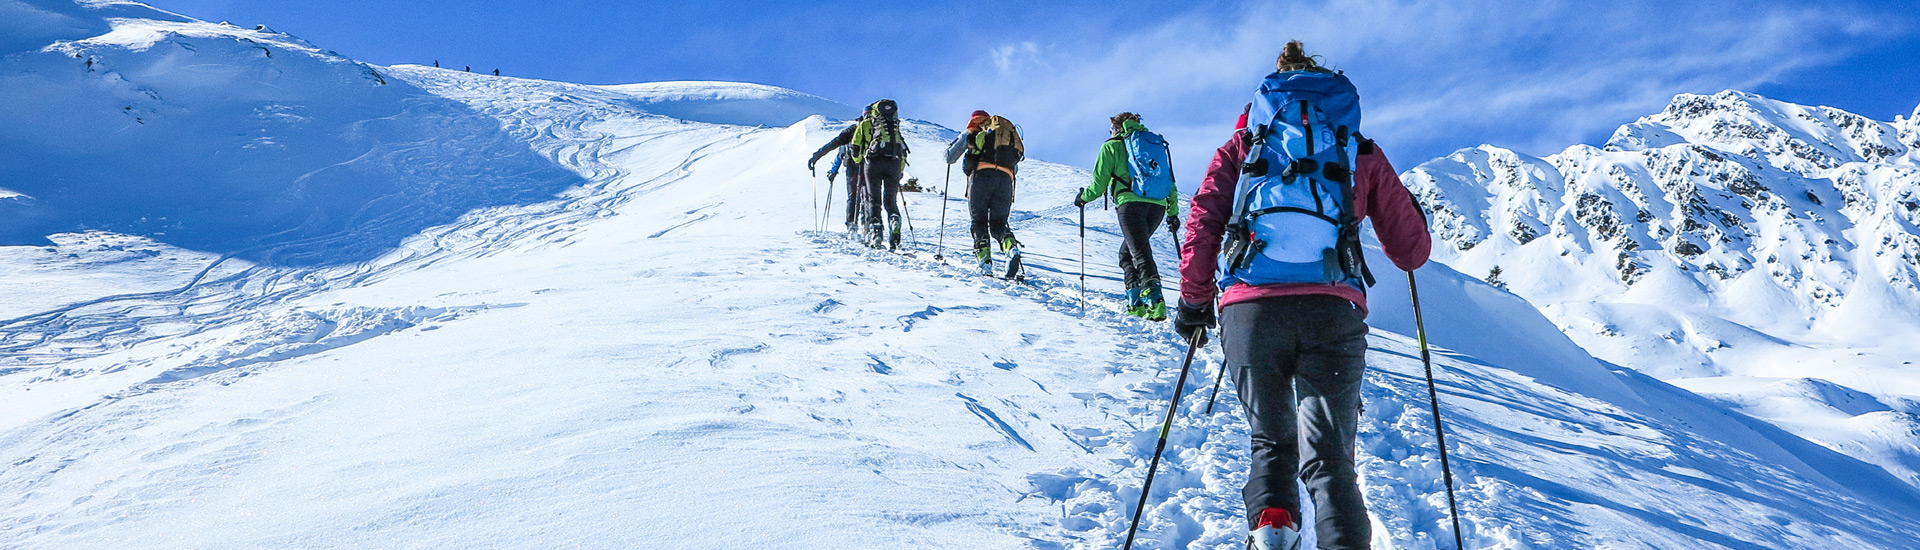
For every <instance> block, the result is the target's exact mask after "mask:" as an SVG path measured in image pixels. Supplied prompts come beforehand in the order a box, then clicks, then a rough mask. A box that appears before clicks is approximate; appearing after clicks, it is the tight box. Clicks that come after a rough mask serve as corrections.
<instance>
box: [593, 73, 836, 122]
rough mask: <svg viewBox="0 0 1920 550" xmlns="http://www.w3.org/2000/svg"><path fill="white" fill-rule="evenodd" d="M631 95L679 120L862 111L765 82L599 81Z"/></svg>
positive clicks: (777, 118)
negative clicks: (606, 82)
mask: <svg viewBox="0 0 1920 550" xmlns="http://www.w3.org/2000/svg"><path fill="white" fill-rule="evenodd" d="M601 88H605V89H608V90H613V91H616V92H620V93H622V94H626V95H629V96H633V97H634V98H635V99H636V102H637V105H638V106H639V107H640V108H641V109H643V110H646V111H648V112H651V113H655V114H659V115H665V116H670V117H673V118H678V119H682V120H694V121H700V122H711V123H714V124H735V125H741V126H769V127H778V126H787V125H790V124H793V123H795V122H799V121H800V120H802V119H805V118H807V117H808V116H812V115H826V116H829V117H832V118H837V119H842V120H846V119H852V118H854V117H857V116H860V109H859V108H857V107H849V106H847V105H844V104H841V103H839V102H836V101H833V100H830V99H827V98H823V97H820V96H815V95H811V94H804V93H800V92H796V91H793V90H789V89H786V88H779V87H775V86H767V85H764V84H749V83H744V82H647V83H640V84H619V85H612V86H601Z"/></svg>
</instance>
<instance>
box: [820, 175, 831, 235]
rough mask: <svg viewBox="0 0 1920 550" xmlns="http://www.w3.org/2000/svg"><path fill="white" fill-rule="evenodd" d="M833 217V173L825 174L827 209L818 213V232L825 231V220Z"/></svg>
mask: <svg viewBox="0 0 1920 550" xmlns="http://www.w3.org/2000/svg"><path fill="white" fill-rule="evenodd" d="M830 217H833V173H832V172H828V173H827V207H826V208H824V209H821V211H820V230H821V231H826V230H827V218H830Z"/></svg>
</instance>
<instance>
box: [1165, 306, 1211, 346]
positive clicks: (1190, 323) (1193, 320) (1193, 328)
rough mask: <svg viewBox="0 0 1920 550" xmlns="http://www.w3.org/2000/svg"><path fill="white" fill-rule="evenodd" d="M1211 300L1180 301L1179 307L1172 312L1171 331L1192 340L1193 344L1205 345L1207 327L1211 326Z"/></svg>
mask: <svg viewBox="0 0 1920 550" xmlns="http://www.w3.org/2000/svg"><path fill="white" fill-rule="evenodd" d="M1214 324H1215V321H1214V317H1213V302H1207V303H1204V304H1192V303H1187V301H1186V300H1181V301H1180V308H1179V309H1177V310H1175V311H1174V313H1173V331H1174V332H1176V333H1179V334H1180V335H1181V336H1184V337H1187V338H1190V339H1192V340H1194V345H1196V346H1201V347H1206V345H1207V329H1210V328H1213V326H1214Z"/></svg>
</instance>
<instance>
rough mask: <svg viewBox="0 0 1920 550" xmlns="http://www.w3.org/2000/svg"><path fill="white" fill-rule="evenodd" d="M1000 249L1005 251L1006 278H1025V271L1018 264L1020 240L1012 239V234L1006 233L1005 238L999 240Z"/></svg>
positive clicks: (1023, 279)
mask: <svg viewBox="0 0 1920 550" xmlns="http://www.w3.org/2000/svg"><path fill="white" fill-rule="evenodd" d="M1000 251H1002V252H1006V253H1007V278H1008V279H1013V280H1015V281H1025V280H1027V273H1026V271H1024V270H1022V269H1021V266H1020V241H1017V240H1014V238H1013V235H1007V238H1005V239H1001V240H1000Z"/></svg>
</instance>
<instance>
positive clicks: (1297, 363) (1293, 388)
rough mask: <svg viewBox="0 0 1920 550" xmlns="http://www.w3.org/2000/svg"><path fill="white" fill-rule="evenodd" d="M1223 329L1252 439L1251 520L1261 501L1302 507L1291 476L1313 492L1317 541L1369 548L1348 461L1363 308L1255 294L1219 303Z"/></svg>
mask: <svg viewBox="0 0 1920 550" xmlns="http://www.w3.org/2000/svg"><path fill="white" fill-rule="evenodd" d="M1220 335H1221V336H1220V342H1221V346H1222V347H1223V348H1224V349H1225V350H1226V355H1227V366H1228V368H1230V369H1232V370H1233V380H1234V386H1235V387H1236V388H1238V389H1239V392H1240V402H1241V404H1242V405H1244V406H1245V407H1246V412H1247V424H1248V433H1249V435H1250V436H1251V439H1252V441H1251V443H1252V445H1251V447H1252V450H1253V461H1252V462H1253V463H1252V467H1251V471H1249V472H1248V474H1247V487H1246V490H1245V491H1243V493H1242V496H1244V497H1245V498H1246V502H1247V517H1248V520H1249V522H1251V521H1252V519H1253V518H1255V517H1258V516H1259V514H1260V512H1261V511H1262V510H1265V509H1267V508H1281V509H1285V510H1287V511H1288V512H1289V513H1292V514H1294V516H1295V517H1299V514H1300V493H1299V491H1298V489H1296V488H1295V487H1296V486H1295V485H1294V479H1296V478H1298V479H1299V480H1300V481H1302V482H1304V483H1306V486H1307V493H1308V494H1309V495H1312V497H1313V507H1314V511H1315V516H1316V517H1315V518H1313V520H1314V528H1313V532H1314V534H1315V535H1316V536H1318V537H1319V539H1320V548H1322V549H1323V550H1336V549H1355V550H1365V549H1366V548H1368V545H1369V539H1370V538H1371V536H1372V525H1371V524H1370V523H1369V522H1368V520H1367V503H1366V500H1365V499H1364V498H1362V496H1361V494H1360V484H1359V474H1358V473H1357V471H1356V470H1355V468H1354V463H1353V445H1354V438H1355V434H1356V432H1358V430H1359V425H1360V388H1361V377H1362V375H1363V373H1364V371H1365V370H1366V366H1367V325H1366V322H1365V321H1364V320H1363V319H1362V313H1361V312H1360V310H1359V309H1357V308H1355V307H1354V306H1353V304H1352V303H1351V302H1348V301H1346V300H1345V299H1343V298H1339V297H1336V296H1327V295H1307V296H1282V297H1275V298H1261V299H1256V300H1252V301H1247V302H1240V303H1235V304H1231V305H1228V306H1226V308H1224V309H1222V310H1221V312H1220ZM1301 445H1305V447H1306V448H1305V449H1304V451H1305V453H1304V455H1303V453H1302V451H1303V449H1301Z"/></svg>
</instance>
